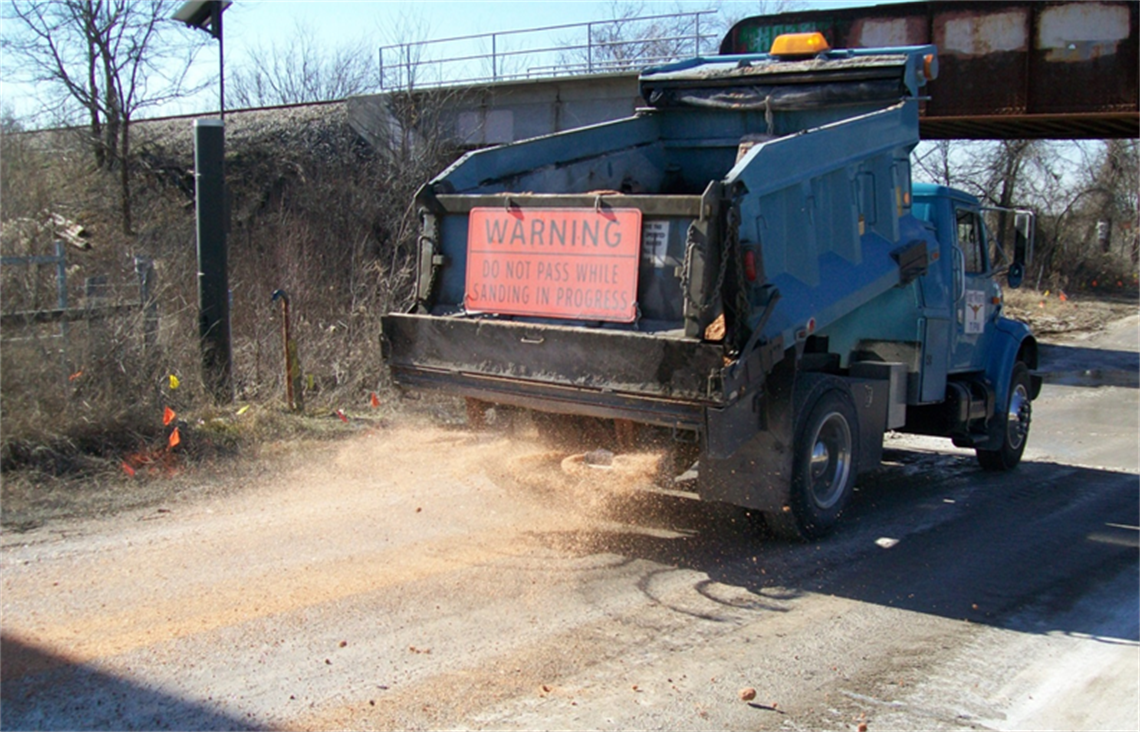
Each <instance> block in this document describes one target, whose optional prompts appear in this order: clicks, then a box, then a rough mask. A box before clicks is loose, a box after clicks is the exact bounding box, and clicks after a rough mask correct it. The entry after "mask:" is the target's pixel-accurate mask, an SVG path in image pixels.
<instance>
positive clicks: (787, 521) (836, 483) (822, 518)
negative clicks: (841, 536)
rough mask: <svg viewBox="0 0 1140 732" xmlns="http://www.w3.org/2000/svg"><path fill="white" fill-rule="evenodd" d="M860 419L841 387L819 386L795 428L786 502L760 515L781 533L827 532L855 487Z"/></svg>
mask: <svg viewBox="0 0 1140 732" xmlns="http://www.w3.org/2000/svg"><path fill="white" fill-rule="evenodd" d="M858 445H859V420H858V418H857V417H856V414H855V404H854V402H853V401H852V399H851V395H850V394H849V393H847V391H846V390H842V389H835V388H831V389H828V390H827V391H823V392H821V393H820V394H819V396H818V397H817V398H816V400H815V403H814V404H813V405H812V406H811V409H810V410H809V411H808V413H807V417H806V418H805V419H803V420H801V421H800V422H799V424H798V426H797V428H796V436H795V446H794V450H795V455H794V457H793V464H792V486H791V498H790V501H789V504H788V505H787V506H786V507H784V510H783V511H780V512H773V513H767V514H765V516H764V519H765V521H766V522H767V523H768V527H769V528H770V529H772V531H773V532H774V533H775V534H776V535H778V536H781V537H784V538H789V539H800V540H812V539H818V538H820V537H823V536H826V535H827V534H829V533H831V531H833V530H834V529H835V527H836V525H837V524H838V523H839V517H840V516H841V515H842V514H843V510H844V509H845V508H846V507H847V503H848V502H849V501H850V500H851V493H852V491H853V490H854V487H855V476H856V474H857V472H858V465H857V464H856V461H857V458H858Z"/></svg>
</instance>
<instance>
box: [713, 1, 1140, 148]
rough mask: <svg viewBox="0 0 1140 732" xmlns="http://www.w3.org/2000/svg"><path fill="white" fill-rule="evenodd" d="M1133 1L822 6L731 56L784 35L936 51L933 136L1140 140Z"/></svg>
mask: <svg viewBox="0 0 1140 732" xmlns="http://www.w3.org/2000/svg"><path fill="white" fill-rule="evenodd" d="M1138 15H1140V4H1138V3H1136V2H1135V1H1134V0H1102V1H1100V2H1039V1H1037V0H998V1H996V2H988V1H987V2H978V1H975V0H969V1H966V2H958V1H950V0H935V1H934V2H923V3H902V4H898V5H876V6H873V7H862V8H843V9H833V10H814V11H804V12H792V13H783V14H780V15H770V16H761V17H756V18H748V19H746V20H742V21H740V22H739V23H737V24H736V25H735V26H734V27H733V28H732V29H731V30H730V31H729V33H728V34H727V35H726V36H725V39H724V42H723V44H722V45H721V49H720V51H721V53H729V54H731V53H755V52H766V51H767V50H768V48H769V47H770V45H771V42H772V39H773V38H775V37H776V36H777V35H779V34H781V33H791V32H803V31H819V32H821V33H823V34H824V36H825V37H826V38H827V40H828V42H829V43H830V44H831V46H832V48H865V47H876V46H913V45H922V44H928V43H929V44H934V45H936V46H937V47H938V54H939V55H938V64H939V72H938V78H937V79H936V80H934V81H932V82H931V83H930V84H929V86H928V89H929V93H930V99H929V100H928V101H927V102H926V103H925V105H924V109H923V110H922V116H921V119H920V129H921V134H922V137H923V138H924V139H1011V138H1012V139H1017V138H1021V139H1102V138H1135V137H1140V83H1138V69H1140V54H1138V33H1137V16H1138Z"/></svg>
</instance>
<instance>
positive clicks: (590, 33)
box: [586, 23, 594, 74]
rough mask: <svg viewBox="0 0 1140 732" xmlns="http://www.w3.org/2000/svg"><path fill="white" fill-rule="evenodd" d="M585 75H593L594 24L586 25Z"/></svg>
mask: <svg viewBox="0 0 1140 732" xmlns="http://www.w3.org/2000/svg"><path fill="white" fill-rule="evenodd" d="M586 73H588V74H592V73H594V24H593V23H587V24H586Z"/></svg>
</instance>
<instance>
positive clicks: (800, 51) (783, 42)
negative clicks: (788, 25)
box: [770, 31, 831, 56]
mask: <svg viewBox="0 0 1140 732" xmlns="http://www.w3.org/2000/svg"><path fill="white" fill-rule="evenodd" d="M830 50H831V46H830V45H828V43H827V39H826V38H824V37H823V34H822V33H820V32H818V31H815V32H812V33H784V34H782V35H778V36H776V39H775V40H774V41H772V50H771V51H770V53H771V54H772V55H773V56H814V55H816V54H817V53H823V52H824V51H830Z"/></svg>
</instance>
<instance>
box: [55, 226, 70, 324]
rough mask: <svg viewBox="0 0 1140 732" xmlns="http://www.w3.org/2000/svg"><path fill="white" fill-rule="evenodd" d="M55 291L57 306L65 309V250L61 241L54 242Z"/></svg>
mask: <svg viewBox="0 0 1140 732" xmlns="http://www.w3.org/2000/svg"><path fill="white" fill-rule="evenodd" d="M55 292H56V301H57V302H58V305H57V307H58V308H59V309H60V310H67V250H66V249H64V248H63V242H61V241H57V242H56V243H55Z"/></svg>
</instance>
